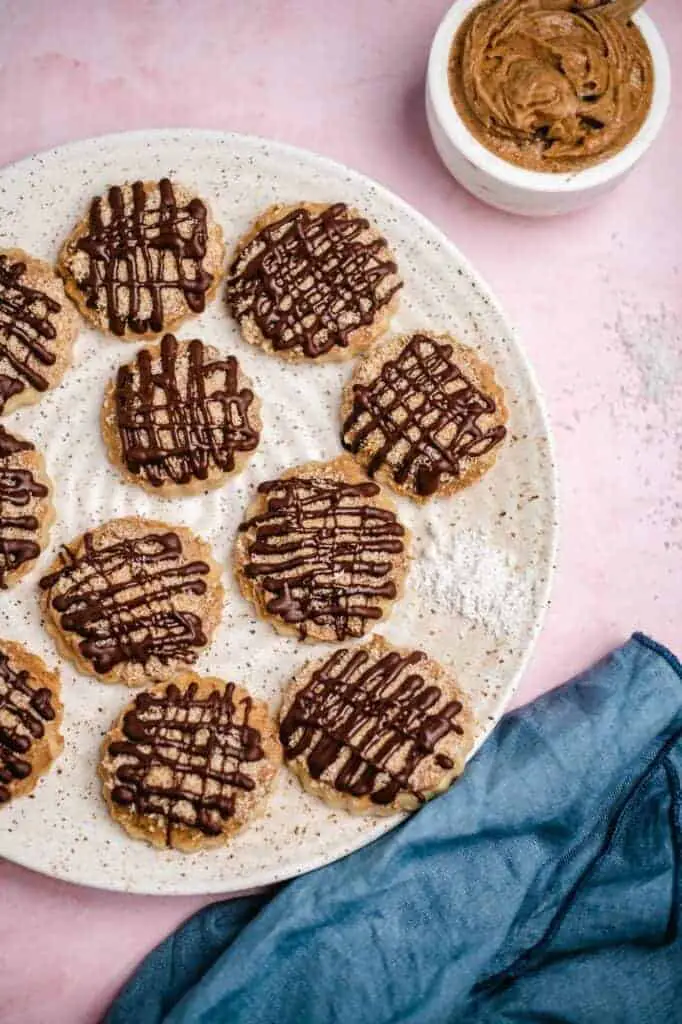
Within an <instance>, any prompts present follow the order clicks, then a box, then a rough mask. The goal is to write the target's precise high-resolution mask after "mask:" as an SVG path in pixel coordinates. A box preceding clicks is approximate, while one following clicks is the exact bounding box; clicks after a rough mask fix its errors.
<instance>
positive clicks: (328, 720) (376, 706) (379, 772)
mask: <svg viewBox="0 0 682 1024" xmlns="http://www.w3.org/2000/svg"><path fill="white" fill-rule="evenodd" d="M424 658H425V655H423V654H422V653H421V652H419V651H414V652H412V653H411V654H408V655H402V654H399V653H398V652H397V651H391V652H390V653H388V654H384V655H383V656H381V657H379V658H376V657H375V656H373V655H372V654H371V653H369V652H368V651H366V650H362V649H360V650H349V649H345V650H341V651H336V652H335V653H334V654H333V655H332V656H331V657H330V658H329V659H328V661H326V662H325V663H324V665H322V667H321V668H318V669H317V670H316V671H315V672H314V673H313V675H312V678H311V680H310V682H309V683H308V684H307V685H306V686H304V687H303V688H302V689H301V690H299V691H298V693H297V694H296V695H295V697H294V700H293V702H292V704H291V707H290V708H289V710H288V712H287V714H286V715H285V717H284V719H283V721H282V724H281V727H280V739H281V741H282V746H283V747H284V756H285V758H287V759H288V760H292V759H293V758H296V757H300V758H304V759H305V762H306V765H307V768H308V772H309V774H310V776H311V778H313V779H323V781H325V782H327V783H328V784H329V785H331V786H333V787H334V789H336V790H337V791H338V792H339V793H347V794H349V795H350V796H353V797H358V798H360V797H369V799H370V800H371V801H372V803H375V804H378V805H380V806H386V805H388V804H391V803H393V801H394V800H395V799H396V797H397V796H398V795H399V794H400V793H401V792H408V793H411V794H412V795H413V796H414V797H416V798H417V800H419V802H423V801H424V800H425V798H426V794H424V793H423V792H420V791H419V790H418V789H417V788H416V787H415V785H414V783H413V781H412V776H413V775H414V772H415V770H416V769H417V768H418V767H419V765H420V764H421V763H422V762H423V761H424V760H425V759H426V758H429V757H432V758H433V759H434V761H435V763H436V764H437V765H438V767H439V768H441V769H443V770H444V771H449V770H451V769H452V768H453V767H454V764H453V761H452V759H451V758H449V757H448V756H447V755H446V754H444V753H442V752H439V751H438V744H439V743H440V742H441V741H442V740H443V739H444V738H445V737H446V736H448V735H450V734H451V733H456V734H458V735H462V733H463V729H462V727H461V725H460V724H459V723H458V721H457V717H458V715H459V714H460V712H461V711H462V705H461V703H460V702H459V701H457V700H447V701H444V700H443V693H442V691H441V689H440V688H439V687H438V686H436V685H435V684H430V683H427V682H426V681H425V680H424V678H423V677H422V676H421V675H420V674H419V672H418V671H417V670H416V667H417V666H418V665H419V663H420V662H421V661H423V660H424Z"/></svg>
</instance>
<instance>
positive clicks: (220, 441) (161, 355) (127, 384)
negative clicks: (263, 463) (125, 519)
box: [102, 334, 262, 497]
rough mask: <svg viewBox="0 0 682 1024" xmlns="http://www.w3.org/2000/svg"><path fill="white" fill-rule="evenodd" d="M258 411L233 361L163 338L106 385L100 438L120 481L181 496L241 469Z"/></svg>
mask: <svg viewBox="0 0 682 1024" xmlns="http://www.w3.org/2000/svg"><path fill="white" fill-rule="evenodd" d="M259 410H260V402H259V401H258V399H257V398H256V397H255V395H254V392H253V386H252V384H251V381H250V380H249V379H248V377H246V376H245V375H244V374H243V373H242V371H241V369H240V367H239V364H238V362H237V360H236V359H235V358H234V356H222V355H221V354H220V353H219V352H218V351H217V350H216V349H214V348H209V347H208V346H207V345H204V343H203V342H202V341H199V340H198V339H195V340H193V341H178V340H177V339H176V338H175V337H174V336H173V335H172V334H166V335H165V336H164V338H163V340H162V341H161V343H160V345H156V346H154V347H153V348H143V349H141V350H140V351H139V352H138V353H137V356H136V358H135V360H134V361H133V362H131V363H128V364H127V365H125V366H121V367H120V369H119V371H118V374H117V376H116V380H115V381H112V382H111V383H110V384H109V386H108V388H107V391H106V395H105V399H104V405H103V408H102V433H103V436H104V442H105V444H106V447H107V450H108V452H109V457H110V459H111V461H112V462H113V464H114V465H115V466H117V467H118V468H119V469H120V470H121V471H122V472H123V474H124V476H125V477H126V479H127V480H130V481H131V482H132V483H137V484H139V485H140V487H143V488H144V489H145V490H147V491H150V492H151V493H152V494H157V495H160V496H161V497H181V496H182V495H185V494H198V493H200V492H202V491H205V490H206V489H207V488H212V487H220V485H221V484H223V483H224V482H225V480H226V479H227V477H228V476H230V475H231V474H233V473H238V472H240V470H241V469H243V467H244V465H245V464H246V462H247V461H248V459H249V456H250V454H251V452H252V451H253V450H254V449H255V448H256V446H257V444H258V440H259V437H260V431H261V429H262V422H261V418H260V411H259Z"/></svg>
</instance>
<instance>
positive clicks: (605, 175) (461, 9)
mask: <svg viewBox="0 0 682 1024" xmlns="http://www.w3.org/2000/svg"><path fill="white" fill-rule="evenodd" d="M481 2H482V0H455V2H454V3H453V4H452V6H451V7H450V8H449V10H448V11H446V13H445V15H444V17H443V19H442V20H441V22H440V25H439V26H438V28H437V30H436V34H435V35H434V37H433V42H432V43H431V50H430V53H429V62H428V69H427V91H428V96H429V100H430V103H431V107H432V110H433V112H434V114H435V117H436V119H437V121H438V123H439V125H440V127H441V128H442V130H443V131H444V132H445V134H446V135H447V137H448V139H449V140H450V142H451V143H452V145H453V146H455V147H456V149H458V150H459V152H460V153H461V154H462V156H464V157H465V158H466V159H467V160H468V161H469V162H470V163H471V164H473V165H474V166H475V167H476V168H478V169H479V170H480V171H483V172H484V173H485V174H487V175H489V176H490V177H492V178H494V179H495V180H496V181H497V182H499V183H500V184H503V185H507V186H512V187H514V188H520V189H523V190H525V191H527V192H538V193H567V192H568V193H570V192H582V191H583V190H589V189H592V188H594V187H595V186H600V185H606V184H607V183H609V182H611V181H613V180H615V179H617V178H619V177H621V176H622V175H623V174H625V173H626V172H627V171H629V170H630V168H631V167H633V166H634V164H635V163H637V161H638V160H639V159H640V158H641V157H642V156H643V155H644V153H645V152H646V151H647V150H648V148H649V146H650V145H651V144H652V142H653V141H654V139H655V138H656V136H657V135H658V133H659V132H660V130H661V127H662V126H663V122H664V120H665V117H666V114H667V112H668V107H669V105H670V93H671V74H670V59H669V56H668V51H667V49H666V46H665V43H664V42H663V38H662V36H661V34H660V32H659V30H658V28H657V27H656V25H655V24H654V22H653V20H652V19H651V17H650V16H649V15H648V14H647V13H646V12H644V11H643V10H640V11H638V12H637V14H636V15H635V17H634V18H633V21H634V22H635V24H636V25H637V27H638V28H639V30H640V31H641V33H642V35H643V36H644V39H645V41H646V44H647V46H648V47H649V50H650V52H651V58H652V62H653V67H654V90H653V96H652V99H651V106H650V108H649V111H648V113H647V116H646V118H645V120H644V122H643V124H642V126H641V128H640V129H639V131H638V132H637V134H636V135H635V136H634V138H632V139H631V140H630V142H628V143H627V145H626V146H625V147H624V148H623V149H622V150H621V151H620V152H619V153H616V154H615V155H614V156H612V157H609V159H608V160H604V161H603V162H602V163H600V164H595V165H593V166H591V167H585V168H583V169H581V170H577V171H569V172H563V173H557V172H555V171H530V170H526V169H525V168H523V167H519V166H517V165H516V164H512V163H510V162H509V161H507V160H504V159H503V158H502V157H500V156H497V155H496V154H495V153H493V152H492V151H491V150H489V149H487V148H486V147H485V146H484V145H483V143H482V142H479V141H478V139H476V138H475V136H474V135H473V134H472V133H471V131H470V130H469V128H468V127H467V126H466V124H465V123H464V121H463V120H462V118H461V117H460V115H459V113H458V111H457V108H456V107H455V104H454V102H453V100H452V97H451V95H450V83H449V80H448V63H449V58H450V49H451V46H452V40H453V37H454V35H455V33H456V32H457V30H458V29H459V27H460V25H461V24H462V22H463V21H464V19H465V18H466V17H467V15H468V14H469V13H470V12H471V10H473V8H474V7H477V6H478V5H479V4H480V3H481Z"/></svg>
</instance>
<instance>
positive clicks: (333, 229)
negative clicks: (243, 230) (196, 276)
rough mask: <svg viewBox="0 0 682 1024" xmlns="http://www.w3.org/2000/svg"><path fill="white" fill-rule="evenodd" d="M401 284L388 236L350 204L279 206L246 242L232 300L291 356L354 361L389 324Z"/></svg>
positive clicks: (269, 347)
mask: <svg viewBox="0 0 682 1024" xmlns="http://www.w3.org/2000/svg"><path fill="white" fill-rule="evenodd" d="M401 287H402V281H401V279H400V276H399V274H398V268H397V266H396V263H395V260H394V258H393V256H392V255H391V253H390V251H389V249H388V244H387V242H386V239H385V238H383V237H382V236H381V234H380V233H379V231H378V230H377V229H376V228H375V227H374V226H373V225H371V224H370V222H369V221H368V220H366V219H365V218H364V217H363V216H362V214H360V213H358V212H357V210H353V209H351V208H350V207H348V206H346V204H345V203H334V204H332V205H326V204H324V203H300V204H299V205H297V206H272V207H270V209H268V210H266V211H265V213H264V214H263V215H262V216H261V217H260V218H259V219H258V220H257V221H256V223H255V224H254V225H253V227H252V228H251V230H250V231H249V232H248V234H246V235H245V236H244V238H242V239H241V241H240V242H239V244H238V246H237V253H236V255H235V257H234V259H233V261H232V264H231V266H230V269H229V272H228V278H227V302H228V306H229V308H230V310H231V312H232V314H233V316H234V317H235V318H236V319H237V321H238V322H239V325H240V327H241V331H242V334H243V336H244V338H245V339H246V340H247V341H249V342H251V344H253V345H260V346H261V347H262V348H264V349H265V350H266V351H267V352H274V353H275V354H276V355H279V356H282V357H284V358H285V359H291V360H302V359H315V360H338V359H350V358H352V356H353V355H355V353H356V352H359V351H360V350H362V349H365V348H367V346H368V345H370V344H371V343H372V341H373V340H374V339H375V338H376V337H378V336H379V335H380V334H381V333H382V332H383V331H384V330H385V329H386V327H387V326H388V323H389V321H390V319H391V316H392V315H393V313H394V312H395V309H396V307H397V304H398V291H399V289H400V288H401Z"/></svg>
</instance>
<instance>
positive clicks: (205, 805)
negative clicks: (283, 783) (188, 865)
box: [99, 672, 282, 853]
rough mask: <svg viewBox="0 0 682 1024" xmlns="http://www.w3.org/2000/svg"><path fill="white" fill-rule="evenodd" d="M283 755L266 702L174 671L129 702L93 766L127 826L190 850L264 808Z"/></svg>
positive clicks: (140, 835)
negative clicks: (166, 680) (96, 766)
mask: <svg viewBox="0 0 682 1024" xmlns="http://www.w3.org/2000/svg"><path fill="white" fill-rule="evenodd" d="M281 760H282V752H281V748H280V745H279V741H278V739H277V731H276V728H275V725H274V723H273V722H272V721H271V719H270V715H269V712H268V708H267V705H266V704H264V703H263V702H262V701H259V700H254V698H253V697H251V696H249V694H248V693H247V692H246V690H244V689H242V687H240V686H237V685H236V684H234V683H225V682H223V681H222V680H220V679H212V678H203V677H201V676H198V675H195V673H194V672H182V673H181V674H179V675H177V676H176V677H175V678H174V680H173V681H172V682H170V683H162V684H160V685H158V686H155V687H153V688H152V689H150V690H145V691H143V692H142V693H139V694H138V695H137V696H136V697H135V699H134V700H133V701H131V703H130V704H129V705H128V706H127V708H126V709H125V710H124V712H123V713H122V715H121V716H120V718H119V720H118V721H117V723H116V724H115V725H114V727H113V729H112V730H111V731H110V732H109V733H108V735H107V736H106V738H105V740H104V744H103V747H102V760H101V763H100V768H99V773H100V776H101V778H102V782H103V791H104V798H105V800H106V803H107V806H108V808H109V811H110V813H111V815H112V817H113V818H114V819H115V820H116V821H117V822H118V823H119V824H120V825H122V826H123V828H124V829H125V830H126V832H128V834H129V835H131V836H133V837H134V838H135V839H146V840H147V842H149V843H152V844H153V845H154V846H158V847H170V848H173V849H176V850H183V851H184V852H186V853H191V852H193V851H194V850H200V849H203V848H204V847H209V846H217V845H221V844H223V843H225V842H227V840H229V839H230V837H231V836H232V835H234V833H235V832H237V831H239V829H240V828H242V827H243V826H244V825H245V824H247V822H249V821H251V820H252V819H253V818H254V817H257V816H259V815H260V814H261V813H262V810H263V808H264V805H265V803H266V801H267V800H268V798H269V796H270V792H271V790H272V787H273V785H274V781H275V779H276V776H277V773H278V771H279V767H280V764H281Z"/></svg>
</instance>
